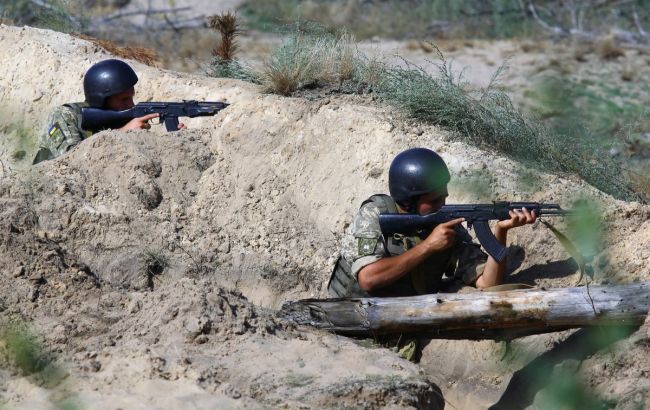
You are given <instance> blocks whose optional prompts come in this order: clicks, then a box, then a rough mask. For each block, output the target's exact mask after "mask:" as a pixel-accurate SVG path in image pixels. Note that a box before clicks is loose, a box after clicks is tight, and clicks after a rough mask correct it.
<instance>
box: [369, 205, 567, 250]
mask: <svg viewBox="0 0 650 410" xmlns="http://www.w3.org/2000/svg"><path fill="white" fill-rule="evenodd" d="M521 208H526V209H527V210H529V211H531V212H532V211H534V212H535V215H536V216H538V217H540V216H561V215H568V214H570V213H571V211H568V210H564V209H562V208H560V205H558V204H542V203H539V202H494V203H492V204H478V205H444V206H443V207H442V208H440V210H439V211H438V212H435V213H432V214H428V215H416V214H379V227H380V228H381V232H382V234H383V235H384V236H386V237H388V236H391V235H394V234H402V235H409V236H410V235H414V234H421V233H423V232H426V231H431V230H432V229H433V228H434V227H435V226H436V225H438V224H441V223H444V222H449V221H451V220H453V219H457V218H465V222H467V227H468V228H470V229H471V228H472V227H473V228H474V232H476V237H477V238H478V240H479V242H480V243H481V245H482V246H483V248H484V249H485V251H486V252H487V253H488V254H489V255H490V256H492V257H493V258H494V259H495V260H496V261H497V262H502V261H503V259H504V258H505V257H506V248H505V246H503V245H502V244H501V243H500V242H499V241H498V240H497V238H496V237H495V236H494V234H493V233H492V231H491V230H490V226H489V225H488V221H491V220H498V221H503V220H506V219H510V214H509V211H511V210H515V209H521Z"/></svg>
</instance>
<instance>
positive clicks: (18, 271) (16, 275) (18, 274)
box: [13, 266, 25, 278]
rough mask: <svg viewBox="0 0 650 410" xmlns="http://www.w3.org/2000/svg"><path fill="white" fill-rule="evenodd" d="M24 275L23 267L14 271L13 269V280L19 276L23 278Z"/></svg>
mask: <svg viewBox="0 0 650 410" xmlns="http://www.w3.org/2000/svg"><path fill="white" fill-rule="evenodd" d="M24 274H25V267H24V266H18V267H17V268H16V269H14V273H13V276H14V278H17V277H19V276H23V275H24Z"/></svg>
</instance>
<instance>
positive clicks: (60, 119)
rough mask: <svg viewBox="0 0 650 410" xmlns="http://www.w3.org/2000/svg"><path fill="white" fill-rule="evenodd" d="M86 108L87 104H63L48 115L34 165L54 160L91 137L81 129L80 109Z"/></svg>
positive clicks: (88, 132) (89, 133)
mask: <svg viewBox="0 0 650 410" xmlns="http://www.w3.org/2000/svg"><path fill="white" fill-rule="evenodd" d="M86 107H89V105H88V104H87V103H71V104H65V105H62V106H59V107H57V108H56V109H55V110H54V111H53V112H52V114H50V117H49V118H48V121H47V127H46V128H45V130H44V132H43V134H42V135H41V137H40V140H39V151H38V153H37V154H36V157H35V158H34V164H37V163H39V162H41V161H45V160H48V159H53V158H56V157H58V156H59V155H62V154H64V153H65V152H66V151H68V150H69V149H70V148H72V147H73V146H75V145H77V144H78V143H80V142H81V141H83V140H84V139H86V138H88V137H90V136H91V135H92V132H90V131H85V130H82V129H81V109H82V108H86Z"/></svg>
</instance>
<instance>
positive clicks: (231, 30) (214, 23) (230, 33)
mask: <svg viewBox="0 0 650 410" xmlns="http://www.w3.org/2000/svg"><path fill="white" fill-rule="evenodd" d="M208 26H209V27H210V28H212V29H214V30H216V31H218V32H219V34H221V40H220V41H219V43H218V44H217V46H216V47H215V48H213V49H212V55H213V56H214V57H218V58H219V59H220V60H221V61H222V62H224V63H226V62H229V61H233V60H234V59H235V54H236V53H237V50H238V45H237V42H236V41H235V37H236V36H237V35H239V34H241V28H240V26H239V22H238V21H237V16H235V14H233V13H231V12H229V11H227V12H225V13H223V14H218V15H215V16H210V17H209V18H208Z"/></svg>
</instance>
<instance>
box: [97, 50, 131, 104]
mask: <svg viewBox="0 0 650 410" xmlns="http://www.w3.org/2000/svg"><path fill="white" fill-rule="evenodd" d="M137 82H138V76H137V75H136V74H135V71H133V69H132V68H131V67H130V66H129V65H128V64H127V63H125V62H124V61H120V60H115V59H109V60H104V61H100V62H99V63H97V64H94V65H93V66H92V67H90V68H89V69H88V71H86V74H85V75H84V94H85V95H86V102H87V103H88V104H90V106H91V107H94V108H102V107H103V106H104V102H105V101H106V98H107V97H110V96H111V95H115V94H117V93H121V92H122V91H126V90H128V89H130V88H131V87H133V86H134V85H135V83H137Z"/></svg>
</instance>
